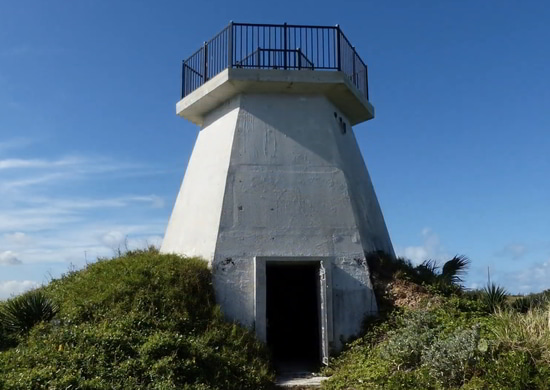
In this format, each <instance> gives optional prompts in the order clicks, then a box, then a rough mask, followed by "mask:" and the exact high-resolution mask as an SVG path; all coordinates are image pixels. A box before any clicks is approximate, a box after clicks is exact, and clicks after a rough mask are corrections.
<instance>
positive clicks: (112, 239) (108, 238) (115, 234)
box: [101, 230, 126, 249]
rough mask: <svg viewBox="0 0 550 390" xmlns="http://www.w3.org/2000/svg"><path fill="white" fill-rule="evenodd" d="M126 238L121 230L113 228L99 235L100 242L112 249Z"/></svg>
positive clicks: (117, 246)
mask: <svg viewBox="0 0 550 390" xmlns="http://www.w3.org/2000/svg"><path fill="white" fill-rule="evenodd" d="M125 240H126V235H125V234H124V233H122V232H121V231H117V230H113V231H110V232H107V233H105V234H104V235H103V236H101V242H102V243H103V244H104V245H106V246H108V247H109V248H112V249H118V248H120V247H121V245H122V244H123V243H124V241H125Z"/></svg>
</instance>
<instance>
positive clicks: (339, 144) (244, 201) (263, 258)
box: [161, 23, 394, 362]
mask: <svg viewBox="0 0 550 390" xmlns="http://www.w3.org/2000/svg"><path fill="white" fill-rule="evenodd" d="M176 109H177V113H178V115H180V116H182V117H184V118H186V119H188V120H190V121H191V122H193V123H196V124H197V125H200V126H201V129H200V131H199V135H198V138H197V141H196V144H195V147H194V149H193V153H192V155H191V158H190V160H189V164H188V166H187V170H186V172H185V177H184V179H183V183H182V186H181V190H180V192H179V195H178V198H177V200H176V204H175V206H174V210H173V212H172V216H171V218H170V222H169V224H168V227H167V229H166V234H165V237H164V241H163V243H162V248H161V251H162V252H164V253H178V254H182V255H185V256H200V257H202V258H204V259H205V260H206V261H208V262H209V264H210V265H211V267H212V270H213V275H214V289H215V291H216V297H217V299H218V302H219V304H220V305H221V307H222V310H223V312H224V314H225V315H226V316H227V317H228V318H229V319H231V320H235V321H238V322H239V323H241V324H243V325H245V326H247V327H250V328H253V329H255V332H256V334H257V335H258V337H259V338H260V339H261V340H264V341H267V342H268V344H269V345H270V346H271V348H272V350H273V352H274V355H275V357H276V359H278V360H279V361H285V360H289V359H294V360H296V359H300V360H308V359H309V360H310V361H316V360H317V361H319V360H321V361H323V362H326V361H327V357H328V354H329V353H330V352H329V351H330V350H332V349H338V348H339V347H340V346H341V340H343V339H345V338H348V337H350V336H352V335H354V334H356V333H357V332H358V331H359V330H360V327H361V323H362V320H363V319H364V317H365V316H366V315H373V314H376V312H377V306H376V299H375V297H374V294H373V291H372V285H371V282H370V277H369V270H368V267H367V264H366V260H365V253H368V252H372V251H378V250H380V251H385V252H386V253H388V254H390V255H391V256H393V255H394V252H393V247H392V244H391V241H390V237H389V235H388V231H387V229H386V225H385V223H384V218H383V216H382V212H381V210H380V206H379V204H378V200H377V198H376V195H375V192H374V189H373V186H372V183H371V179H370V177H369V173H368V171H367V168H366V166H365V163H364V161H363V158H362V156H361V152H360V150H359V147H358V145H357V141H356V139H355V136H354V133H353V130H352V126H353V125H355V124H358V123H361V122H363V121H366V120H369V119H372V118H373V117H374V108H373V106H372V105H371V104H370V103H369V101H368V85H367V67H366V65H365V64H364V63H363V61H362V60H361V59H360V57H359V56H358V55H357V53H356V52H355V49H354V47H353V46H351V44H350V43H349V41H348V40H347V38H346V37H345V36H344V34H343V33H342V32H341V30H340V28H339V27H338V26H336V27H321V26H291V25H287V24H284V25H256V24H237V23H231V24H230V25H229V26H228V27H226V28H225V29H224V30H223V31H222V32H220V33H219V34H218V35H216V37H215V38H213V39H212V40H210V41H208V42H206V43H205V44H204V45H203V46H202V47H201V49H199V51H197V52H196V53H195V54H194V55H193V56H191V57H190V58H189V59H187V60H186V61H184V63H183V88H182V100H181V101H179V102H178V104H177V106H176Z"/></svg>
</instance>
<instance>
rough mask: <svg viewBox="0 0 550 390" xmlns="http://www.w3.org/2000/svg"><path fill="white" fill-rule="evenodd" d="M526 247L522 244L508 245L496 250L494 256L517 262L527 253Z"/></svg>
mask: <svg viewBox="0 0 550 390" xmlns="http://www.w3.org/2000/svg"><path fill="white" fill-rule="evenodd" d="M527 251H528V250H527V247H526V246H525V245H523V244H509V245H506V246H505V247H504V248H502V249H500V250H498V251H497V252H496V253H495V255H496V256H498V257H508V258H511V259H512V260H518V259H520V258H522V257H523V256H524V255H525V254H526V253H527Z"/></svg>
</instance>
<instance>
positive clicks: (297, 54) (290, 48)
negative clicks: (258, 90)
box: [181, 22, 369, 100]
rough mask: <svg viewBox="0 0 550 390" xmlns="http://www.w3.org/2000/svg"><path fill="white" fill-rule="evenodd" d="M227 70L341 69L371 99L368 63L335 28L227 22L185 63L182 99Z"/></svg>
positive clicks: (183, 66)
mask: <svg viewBox="0 0 550 390" xmlns="http://www.w3.org/2000/svg"><path fill="white" fill-rule="evenodd" d="M227 68H253V69H287V70H325V71H326V70H334V71H341V72H343V73H344V74H345V75H346V76H347V77H348V78H349V80H350V81H351V82H352V83H353V85H355V87H357V89H358V90H359V92H360V93H361V94H362V95H363V96H364V97H366V98H367V100H368V98H369V85H368V74H367V65H365V63H364V62H363V60H361V57H359V55H358V54H357V52H356V51H355V47H354V46H353V45H352V44H351V43H350V42H349V40H348V39H347V38H346V36H345V35H344V33H343V32H342V30H341V29H340V27H339V26H334V27H332V26H299V25H290V24H286V23H285V24H250V23H233V22H232V23H229V25H228V26H227V27H226V28H224V29H223V30H222V31H220V32H219V33H218V34H217V35H216V36H215V37H214V38H212V39H211V40H209V41H207V42H204V44H203V45H202V46H201V48H200V49H199V50H197V51H196V52H195V53H194V54H193V55H191V56H190V57H189V58H188V59H186V60H184V61H183V65H182V86H181V97H182V98H184V97H185V96H187V95H188V94H190V93H191V92H193V91H194V90H195V89H197V88H199V87H200V86H201V85H203V84H204V83H205V82H206V81H208V80H209V79H211V78H213V77H214V76H216V75H217V74H218V73H220V72H221V71H223V70H224V69H227Z"/></svg>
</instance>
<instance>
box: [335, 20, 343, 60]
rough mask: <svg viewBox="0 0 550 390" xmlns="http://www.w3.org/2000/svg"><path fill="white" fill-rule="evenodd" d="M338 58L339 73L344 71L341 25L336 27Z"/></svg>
mask: <svg viewBox="0 0 550 390" xmlns="http://www.w3.org/2000/svg"><path fill="white" fill-rule="evenodd" d="M336 53H337V54H336V56H337V57H338V71H341V70H342V59H341V57H340V25H338V24H337V25H336Z"/></svg>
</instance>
